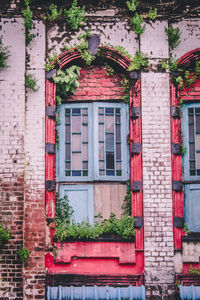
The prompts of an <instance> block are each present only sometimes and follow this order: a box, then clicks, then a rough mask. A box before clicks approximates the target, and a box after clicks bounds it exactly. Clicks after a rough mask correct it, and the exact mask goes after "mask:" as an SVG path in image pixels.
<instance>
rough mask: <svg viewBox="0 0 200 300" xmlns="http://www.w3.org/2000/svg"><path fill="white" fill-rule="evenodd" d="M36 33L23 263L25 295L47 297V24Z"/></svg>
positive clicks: (31, 66)
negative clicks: (35, 87)
mask: <svg viewBox="0 0 200 300" xmlns="http://www.w3.org/2000/svg"><path fill="white" fill-rule="evenodd" d="M33 33H34V34H35V35H36V37H35V38H34V39H33V40H32V42H31V43H30V45H29V46H28V47H27V55H28V58H29V59H28V63H27V68H26V69H27V73H28V74H32V75H33V76H34V77H35V78H36V79H37V86H38V91H36V92H34V91H32V90H31V89H28V88H27V89H26V110H25V112H26V115H25V141H24V149H25V166H24V167H25V207H24V212H25V216H24V245H25V247H27V249H28V250H29V252H30V257H29V259H28V260H27V262H26V263H25V265H24V298H23V299H44V293H45V285H44V281H45V280H44V278H45V263H44V256H45V247H46V244H45V236H46V233H45V122H44V118H45V71H44V64H45V26H44V24H43V23H42V22H40V21H37V22H36V21H35V29H34V32H33Z"/></svg>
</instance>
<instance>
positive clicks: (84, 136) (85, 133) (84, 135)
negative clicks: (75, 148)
mask: <svg viewBox="0 0 200 300" xmlns="http://www.w3.org/2000/svg"><path fill="white" fill-rule="evenodd" d="M82 141H83V142H87V141H88V126H87V125H83V126H82Z"/></svg>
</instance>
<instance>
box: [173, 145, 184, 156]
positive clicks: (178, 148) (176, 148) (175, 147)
mask: <svg viewBox="0 0 200 300" xmlns="http://www.w3.org/2000/svg"><path fill="white" fill-rule="evenodd" d="M181 153H182V149H181V144H176V143H172V154H175V155H181Z"/></svg>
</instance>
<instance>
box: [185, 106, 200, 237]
mask: <svg viewBox="0 0 200 300" xmlns="http://www.w3.org/2000/svg"><path fill="white" fill-rule="evenodd" d="M182 133H183V145H184V147H185V148H186V153H185V155H183V183H184V205H185V210H184V211H185V221H186V224H187V227H188V229H189V230H190V231H192V232H200V103H190V104H184V105H183V106H182Z"/></svg>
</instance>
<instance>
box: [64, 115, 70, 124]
mask: <svg viewBox="0 0 200 300" xmlns="http://www.w3.org/2000/svg"><path fill="white" fill-rule="evenodd" d="M69 123H70V115H65V124H69Z"/></svg>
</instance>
